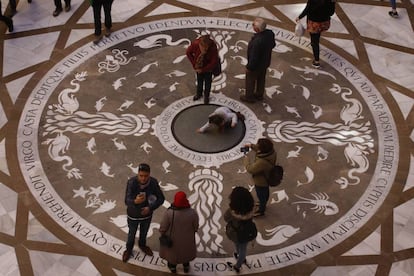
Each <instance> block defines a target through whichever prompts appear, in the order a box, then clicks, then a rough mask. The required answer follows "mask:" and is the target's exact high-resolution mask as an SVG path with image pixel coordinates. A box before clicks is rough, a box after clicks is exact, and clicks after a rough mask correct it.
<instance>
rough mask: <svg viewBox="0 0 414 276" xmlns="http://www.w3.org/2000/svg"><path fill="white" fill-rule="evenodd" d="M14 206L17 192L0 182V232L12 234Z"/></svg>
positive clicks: (14, 216) (13, 228) (14, 214)
mask: <svg viewBox="0 0 414 276" xmlns="http://www.w3.org/2000/svg"><path fill="white" fill-rule="evenodd" d="M16 208H17V193H16V192H14V191H13V190H11V189H10V188H9V187H7V186H6V185H4V184H3V183H1V182H0V232H2V233H5V234H8V235H12V236H13V235H14V233H15V228H16V227H15V226H16Z"/></svg>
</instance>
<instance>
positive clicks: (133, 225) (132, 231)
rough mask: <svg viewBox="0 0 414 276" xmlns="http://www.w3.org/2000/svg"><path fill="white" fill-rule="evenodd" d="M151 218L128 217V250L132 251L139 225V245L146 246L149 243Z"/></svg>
mask: <svg viewBox="0 0 414 276" xmlns="http://www.w3.org/2000/svg"><path fill="white" fill-rule="evenodd" d="M150 224H151V218H149V219H145V220H132V219H130V218H128V229H129V231H128V240H127V242H126V250H127V251H128V252H132V248H134V243H135V235H136V234H137V230H138V226H139V239H138V245H139V246H145V245H146V244H147V234H148V230H149V228H150Z"/></svg>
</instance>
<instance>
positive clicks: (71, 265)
mask: <svg viewBox="0 0 414 276" xmlns="http://www.w3.org/2000/svg"><path fill="white" fill-rule="evenodd" d="M29 254H30V259H31V260H32V267H33V271H34V274H35V275H44V276H55V275H78V276H89V275H90V276H93V275H100V274H99V273H98V271H97V270H96V268H95V267H94V266H93V265H92V264H91V262H90V261H89V260H88V259H87V258H85V257H80V256H73V255H62V254H54V253H48V252H41V251H29Z"/></svg>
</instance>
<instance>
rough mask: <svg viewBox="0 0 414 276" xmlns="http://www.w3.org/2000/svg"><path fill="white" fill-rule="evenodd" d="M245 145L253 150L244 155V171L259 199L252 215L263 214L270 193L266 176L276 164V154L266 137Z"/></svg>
mask: <svg viewBox="0 0 414 276" xmlns="http://www.w3.org/2000/svg"><path fill="white" fill-rule="evenodd" d="M246 146H247V147H249V148H251V149H252V150H253V151H251V152H250V153H249V154H247V155H245V157H244V160H243V164H244V166H245V167H246V171H247V172H248V173H249V174H251V176H252V179H253V183H254V188H255V190H256V195H257V198H258V200H259V209H258V210H257V212H255V213H254V216H255V217H258V216H263V215H264V214H265V211H266V204H267V201H268V200H269V193H270V191H269V184H268V181H267V178H268V176H269V173H270V171H271V169H272V168H273V166H274V165H275V164H276V159H277V155H276V151H275V150H274V148H273V143H272V141H271V140H269V139H268V138H260V139H259V140H258V141H257V144H256V145H254V144H247V145H246ZM252 154H255V156H254V160H252V158H251V155H252Z"/></svg>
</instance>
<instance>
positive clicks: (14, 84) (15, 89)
mask: <svg viewBox="0 0 414 276" xmlns="http://www.w3.org/2000/svg"><path fill="white" fill-rule="evenodd" d="M33 75H34V73H32V74H29V75H26V76H24V77H21V78H19V79H16V80H14V81H11V82H8V83H6V87H7V90H8V92H9V95H10V98H11V99H12V101H13V103H15V102H16V100H17V97H19V95H20V92H22V90H23V87H24V86H25V85H26V83H27V82H28V81H29V80H30V78H31V77H32V76H33Z"/></svg>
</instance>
